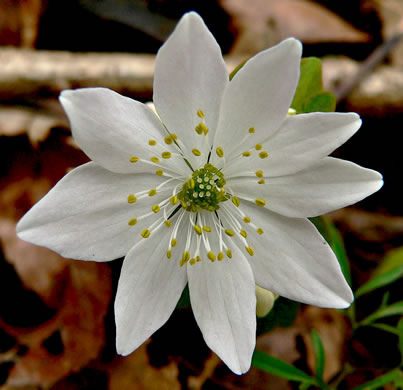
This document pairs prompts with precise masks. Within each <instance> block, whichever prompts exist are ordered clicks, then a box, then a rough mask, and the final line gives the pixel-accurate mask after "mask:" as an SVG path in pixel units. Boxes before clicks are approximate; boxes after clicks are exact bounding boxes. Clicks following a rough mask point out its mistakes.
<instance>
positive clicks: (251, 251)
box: [245, 246, 255, 256]
mask: <svg viewBox="0 0 403 390" xmlns="http://www.w3.org/2000/svg"><path fill="white" fill-rule="evenodd" d="M245 249H246V252H248V253H249V254H250V255H251V256H253V255H254V254H255V251H254V250H253V248H252V247H251V246H246V247H245Z"/></svg>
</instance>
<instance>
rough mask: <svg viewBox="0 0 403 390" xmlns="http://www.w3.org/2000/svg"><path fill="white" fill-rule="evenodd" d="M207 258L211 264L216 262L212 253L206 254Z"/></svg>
mask: <svg viewBox="0 0 403 390" xmlns="http://www.w3.org/2000/svg"><path fill="white" fill-rule="evenodd" d="M207 257H208V259H209V260H211V261H212V262H213V263H214V261H216V255H215V254H214V253H213V252H212V251H208V252H207Z"/></svg>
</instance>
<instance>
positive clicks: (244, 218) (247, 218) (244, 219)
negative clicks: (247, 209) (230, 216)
mask: <svg viewBox="0 0 403 390" xmlns="http://www.w3.org/2000/svg"><path fill="white" fill-rule="evenodd" d="M243 221H244V222H245V223H250V218H249V217H248V216H246V215H245V216H244V217H243Z"/></svg>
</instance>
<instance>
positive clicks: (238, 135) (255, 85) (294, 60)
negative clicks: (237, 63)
mask: <svg viewBox="0 0 403 390" xmlns="http://www.w3.org/2000/svg"><path fill="white" fill-rule="evenodd" d="M301 51H302V47H301V43H300V42H299V41H297V40H295V39H292V38H291V39H287V40H285V41H283V42H282V43H280V44H279V45H277V46H275V47H273V48H271V49H268V50H265V51H263V52H261V53H259V54H257V55H256V56H255V57H253V58H251V59H250V60H249V61H248V62H246V64H245V65H244V66H243V67H242V68H241V69H240V70H239V71H238V73H237V74H236V75H235V77H234V78H233V79H232V81H231V82H230V83H229V85H228V87H227V88H226V89H225V92H224V95H223V100H222V105H221V112H220V119H219V122H218V128H217V132H216V137H215V140H214V150H215V149H216V148H217V147H219V146H221V147H222V148H223V149H224V155H225V156H227V157H228V158H231V157H233V156H234V155H236V154H237V153H242V152H243V151H245V150H248V149H249V148H250V147H251V146H254V145H255V144H257V143H260V142H261V141H263V140H265V139H266V138H268V137H269V136H270V135H272V134H273V133H274V132H275V131H277V130H278V128H279V127H280V125H281V123H282V122H283V121H284V120H285V118H286V116H287V113H288V109H289V107H290V104H291V101H292V98H293V95H294V92H295V89H296V87H297V83H298V77H299V69H300V60H301ZM250 128H254V131H255V133H253V134H249V132H248V131H249V129H250ZM245 137H246V138H245ZM212 159H213V160H212V164H214V165H216V164H217V160H218V158H217V156H216V155H215V153H213V154H212Z"/></svg>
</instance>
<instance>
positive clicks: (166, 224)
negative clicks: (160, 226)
mask: <svg viewBox="0 0 403 390" xmlns="http://www.w3.org/2000/svg"><path fill="white" fill-rule="evenodd" d="M165 226H166V227H171V226H172V223H171V221H169V220H168V219H167V220H166V221H165Z"/></svg>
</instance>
